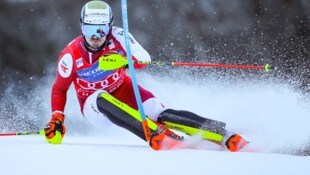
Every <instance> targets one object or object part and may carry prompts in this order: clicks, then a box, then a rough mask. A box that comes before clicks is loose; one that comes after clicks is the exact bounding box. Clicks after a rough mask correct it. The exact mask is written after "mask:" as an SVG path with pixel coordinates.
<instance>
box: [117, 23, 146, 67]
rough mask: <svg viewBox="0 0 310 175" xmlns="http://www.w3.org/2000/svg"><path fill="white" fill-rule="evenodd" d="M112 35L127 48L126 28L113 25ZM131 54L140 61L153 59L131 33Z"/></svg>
mask: <svg viewBox="0 0 310 175" xmlns="http://www.w3.org/2000/svg"><path fill="white" fill-rule="evenodd" d="M112 35H113V36H114V37H115V38H116V39H117V40H118V41H119V42H120V44H121V46H122V47H123V48H124V50H126V44H125V38H124V29H122V28H119V27H115V26H113V30H112ZM129 38H130V49H131V54H132V56H133V57H135V58H136V59H137V60H138V61H151V56H150V54H149V53H148V52H147V51H146V50H145V49H144V48H143V47H142V46H141V45H140V44H139V43H138V42H137V40H135V38H134V37H133V36H132V35H131V34H130V33H129Z"/></svg>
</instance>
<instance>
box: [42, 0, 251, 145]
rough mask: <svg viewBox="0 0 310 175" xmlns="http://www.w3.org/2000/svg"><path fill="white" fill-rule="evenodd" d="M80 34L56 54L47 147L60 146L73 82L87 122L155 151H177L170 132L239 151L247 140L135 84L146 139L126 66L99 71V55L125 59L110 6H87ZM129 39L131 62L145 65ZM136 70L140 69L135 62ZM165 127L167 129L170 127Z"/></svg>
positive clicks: (99, 3) (145, 54)
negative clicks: (169, 105)
mask: <svg viewBox="0 0 310 175" xmlns="http://www.w3.org/2000/svg"><path fill="white" fill-rule="evenodd" d="M80 24H81V30H82V34H81V35H80V36H78V37H76V38H75V39H74V40H73V41H71V42H70V43H69V44H68V45H67V46H66V47H65V48H64V49H63V50H62V51H61V53H60V56H59V59H58V66H57V71H56V72H57V73H56V79H55V82H54V84H53V87H52V92H51V108H52V116H51V119H50V121H49V122H48V124H47V125H46V126H45V127H44V129H43V130H42V131H44V134H45V138H46V140H47V141H48V142H49V143H52V144H60V143H62V139H63V137H64V135H65V133H66V127H65V125H64V120H65V115H64V109H65V105H66V98H67V97H66V94H67V91H68V88H69V86H70V85H71V84H72V83H73V84H74V88H75V90H76V94H77V99H78V101H79V104H80V108H81V112H82V114H83V116H84V117H85V119H86V120H88V121H89V122H90V123H92V124H93V125H96V126H98V127H106V126H109V125H110V124H111V123H113V124H116V125H118V126H120V127H122V128H125V129H127V130H129V131H130V132H132V133H134V134H135V135H137V136H138V137H140V138H141V139H143V140H146V141H147V140H148V139H149V143H150V146H151V147H152V148H153V149H155V150H161V149H171V148H174V147H179V148H181V147H182V143H183V137H181V136H179V135H178V134H176V133H174V132H173V131H171V130H170V129H174V130H179V131H182V132H183V133H185V134H187V135H195V134H199V133H200V134H201V137H202V139H204V140H209V141H212V142H215V143H217V144H220V145H221V146H223V147H226V148H227V149H228V150H230V151H238V150H240V149H241V148H242V147H243V146H245V145H246V144H247V142H246V141H245V140H244V139H243V138H242V137H241V136H240V135H238V134H230V133H229V132H227V130H226V129H225V125H226V124H225V123H223V122H220V121H216V120H211V119H207V118H204V117H201V116H199V115H197V114H194V113H192V112H189V111H183V110H174V109H166V108H165V107H164V106H163V105H162V104H161V103H160V102H159V101H158V100H157V99H156V97H155V96H154V95H153V94H152V93H151V92H150V91H148V90H146V89H144V88H143V87H141V86H139V92H140V94H141V100H142V103H143V108H144V111H145V114H146V116H147V120H148V126H149V129H150V132H151V137H150V138H146V136H145V134H144V129H143V127H142V124H141V119H140V116H139V115H138V114H137V113H138V112H137V109H138V106H137V104H136V98H135V95H134V90H133V88H132V82H131V78H130V77H129V75H127V74H126V69H127V68H126V67H121V68H117V69H115V70H101V69H100V68H99V58H100V57H110V58H120V57H121V58H123V59H125V58H126V51H125V49H124V45H125V41H124V36H123V35H124V30H123V29H122V28H119V27H115V26H113V13H112V10H111V7H110V6H109V5H108V4H107V3H105V2H103V1H90V2H88V3H86V4H85V5H84V6H83V8H82V10H81V16H80ZM129 37H130V48H131V52H132V58H133V60H134V61H137V60H138V61H150V60H151V58H150V55H149V53H148V52H147V51H146V50H145V49H144V48H143V47H142V46H141V45H140V44H139V43H138V42H137V41H136V40H135V39H134V38H133V36H132V35H131V34H129ZM134 67H135V68H136V69H140V68H143V67H145V65H143V64H135V65H134ZM169 128H170V129H169Z"/></svg>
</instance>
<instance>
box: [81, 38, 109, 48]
mask: <svg viewBox="0 0 310 175" xmlns="http://www.w3.org/2000/svg"><path fill="white" fill-rule="evenodd" d="M106 38H107V37H106V36H104V37H102V38H98V37H97V36H96V35H93V36H92V37H91V38H86V37H85V39H86V42H87V43H88V44H89V45H90V47H92V48H93V49H99V48H100V47H101V46H102V45H103V43H104V42H105V40H106Z"/></svg>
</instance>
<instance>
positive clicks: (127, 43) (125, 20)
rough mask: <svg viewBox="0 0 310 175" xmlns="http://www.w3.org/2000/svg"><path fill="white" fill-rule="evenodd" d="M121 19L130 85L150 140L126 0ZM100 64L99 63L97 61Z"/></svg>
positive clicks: (144, 129) (146, 135) (146, 136)
mask: <svg viewBox="0 0 310 175" xmlns="http://www.w3.org/2000/svg"><path fill="white" fill-rule="evenodd" d="M122 19H123V28H124V40H125V46H126V53H127V57H128V59H127V61H128V62H127V65H128V67H129V73H130V76H131V80H132V81H131V82H132V87H133V90H134V94H135V97H136V103H137V105H138V110H139V113H140V115H141V123H142V128H143V132H144V135H145V140H146V141H149V140H150V135H151V131H150V128H149V126H148V123H147V119H146V116H145V113H144V109H143V105H142V99H141V95H140V91H139V87H138V83H137V80H136V76H135V68H134V66H133V64H134V63H133V60H132V54H131V49H130V38H129V27H128V15H127V0H122ZM99 64H100V63H99ZM99 67H100V65H99Z"/></svg>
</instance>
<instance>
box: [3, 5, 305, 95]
mask: <svg viewBox="0 0 310 175" xmlns="http://www.w3.org/2000/svg"><path fill="white" fill-rule="evenodd" d="M86 2H87V1H85V0H82V1H74V0H66V1H57V0H2V1H0V38H1V40H0V75H1V84H0V85H1V88H3V87H5V82H7V81H9V80H10V79H14V81H16V79H23V78H27V77H30V76H44V75H45V74H46V73H47V71H50V70H51V69H48V67H49V66H52V67H53V68H54V67H55V66H56V60H57V58H58V54H59V52H60V51H61V49H62V48H64V47H65V45H67V44H68V43H69V42H70V41H71V40H72V39H73V38H74V37H76V36H78V35H80V26H79V25H80V24H79V17H80V10H81V8H82V6H83V5H84V4H85V3H86ZM106 2H107V3H109V4H110V5H111V6H112V9H113V12H114V19H115V22H114V24H115V25H116V26H122V22H121V4H120V0H119V1H115V0H106ZM128 6H129V7H128V10H129V11H128V14H129V28H130V32H131V33H132V34H133V35H134V36H135V38H136V39H137V40H138V41H140V42H141V44H142V45H143V46H144V47H145V48H146V49H147V50H148V51H149V52H150V54H151V55H152V57H153V59H154V60H169V59H170V60H186V61H205V62H215V63H235V64H237V63H238V64H266V63H270V64H272V65H275V66H277V67H278V69H277V71H279V72H280V73H281V74H283V75H286V76H288V77H290V78H292V79H293V81H297V80H298V82H299V84H298V86H299V87H301V88H303V89H304V90H306V91H307V90H309V86H310V85H309V84H310V83H309V82H310V81H309V79H310V68H309V67H310V59H309V58H310V57H309V48H310V47H309V46H310V44H309V42H310V41H309V40H310V2H309V0H247V1H244V0H233V1H231V0H221V1H218V0H150V1H142V0H129V1H128ZM52 71H53V70H52ZM1 88H0V89H1Z"/></svg>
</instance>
